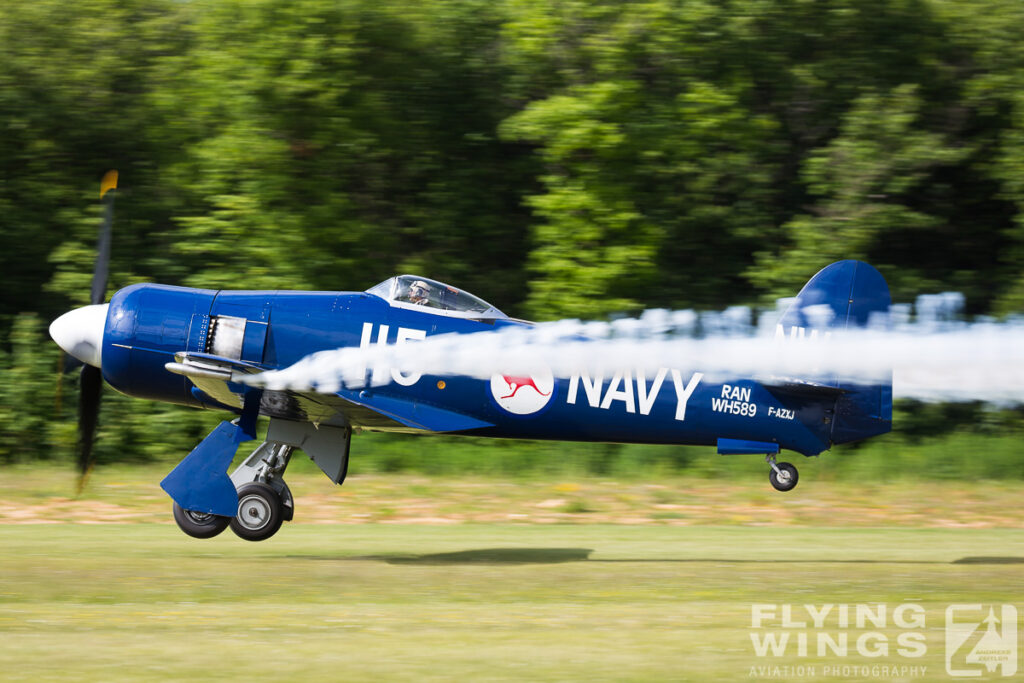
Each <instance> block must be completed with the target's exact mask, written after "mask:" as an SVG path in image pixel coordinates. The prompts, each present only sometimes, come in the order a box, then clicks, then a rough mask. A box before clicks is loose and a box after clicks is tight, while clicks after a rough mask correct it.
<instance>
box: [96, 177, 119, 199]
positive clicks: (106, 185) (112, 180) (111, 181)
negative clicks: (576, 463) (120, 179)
mask: <svg viewBox="0 0 1024 683" xmlns="http://www.w3.org/2000/svg"><path fill="white" fill-rule="evenodd" d="M116 189H117V171H107V172H106V173H104V174H103V180H101V181H100V199H103V195H105V194H106V193H107V192H108V191H110V190H116Z"/></svg>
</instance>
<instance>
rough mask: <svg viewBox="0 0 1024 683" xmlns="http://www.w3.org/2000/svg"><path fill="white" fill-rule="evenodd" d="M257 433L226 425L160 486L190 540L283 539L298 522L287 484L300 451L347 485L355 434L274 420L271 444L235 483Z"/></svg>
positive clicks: (255, 455) (236, 424) (248, 461)
mask: <svg viewBox="0 0 1024 683" xmlns="http://www.w3.org/2000/svg"><path fill="white" fill-rule="evenodd" d="M246 400H247V403H246V405H247V406H249V399H248V398H247V399H246ZM253 409H254V410H255V404H253ZM244 417H245V415H244V414H243V418H244ZM253 419H254V418H253ZM255 434H256V431H255V426H254V425H253V424H249V425H248V428H246V427H243V426H242V425H241V424H240V423H239V421H237V420H236V421H235V422H231V423H229V422H222V423H220V425H218V426H217V428H215V429H214V430H213V431H212V432H210V434H208V435H207V436H206V438H205V439H203V441H202V442H200V444H199V445H198V446H196V447H195V448H194V449H192V452H191V453H189V454H188V456H186V457H185V459H184V460H182V461H181V463H179V464H178V466H177V467H175V468H174V470H173V471H171V473H170V474H168V475H167V476H166V477H165V478H164V480H163V481H162V482H161V483H160V486H161V487H162V488H163V489H164V490H165V491H167V493H168V494H169V495H170V496H171V498H173V499H174V500H175V503H174V521H175V522H177V523H178V527H179V528H180V529H181V530H182V531H184V532H185V533H186V534H188V535H189V536H192V537H193V538H213V537H214V536H216V535H218V534H219V533H221V532H222V531H224V530H225V529H227V528H228V527H229V526H230V527H231V530H232V531H234V532H235V533H236V534H237V535H238V536H239V537H240V538H243V539H245V540H247V541H262V540H264V539H267V538H270V537H271V536H273V535H274V534H275V533H277V531H278V529H280V528H281V524H282V523H283V522H288V521H291V519H292V517H293V516H294V515H295V499H294V498H293V497H292V492H291V491H290V490H289V489H288V484H286V483H285V481H284V472H285V469H287V467H288V462H289V461H290V460H291V457H292V452H293V450H294V449H295V448H301V449H302V450H303V451H304V452H305V453H306V454H307V455H308V456H309V457H310V459H311V460H313V462H315V463H316V464H317V465H318V466H319V467H320V469H321V470H322V471H323V473H324V474H326V475H327V477H328V478H329V479H330V480H331V481H333V482H334V483H335V484H341V483H342V482H343V481H345V475H346V474H347V473H348V451H349V445H350V443H351V439H352V429H351V428H349V427H331V426H328V425H323V424H321V425H314V424H312V423H309V422H296V421H291V420H278V419H276V418H270V425H269V426H268V427H267V436H266V439H267V440H266V441H265V442H263V443H262V444H260V445H259V446H258V447H257V448H256V450H254V451H253V452H252V453H251V454H250V455H249V457H247V458H246V459H245V460H244V461H243V462H242V464H241V465H239V466H238V467H237V468H235V470H234V471H233V472H232V473H231V475H230V477H229V476H228V474H227V472H226V470H227V469H228V467H229V466H230V464H231V461H232V459H233V458H234V455H235V452H236V450H237V449H238V444H240V443H242V442H243V441H249V440H252V439H254V438H255ZM177 501H181V502H180V503H179V502H177Z"/></svg>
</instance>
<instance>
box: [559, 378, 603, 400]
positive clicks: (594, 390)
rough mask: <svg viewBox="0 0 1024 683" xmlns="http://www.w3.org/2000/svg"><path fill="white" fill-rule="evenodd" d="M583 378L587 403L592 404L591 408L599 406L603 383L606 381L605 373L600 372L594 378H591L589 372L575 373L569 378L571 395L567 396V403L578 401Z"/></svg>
mask: <svg viewBox="0 0 1024 683" xmlns="http://www.w3.org/2000/svg"><path fill="white" fill-rule="evenodd" d="M581 376H582V378H583V390H584V391H585V392H587V403H589V404H590V407H591V408H597V407H599V406H600V405H601V385H602V384H603V383H604V373H600V374H598V375H597V377H595V378H594V379H593V380H591V379H590V375H589V374H587V373H585V372H584V373H581V374H580V375H573V376H572V377H570V378H569V395H568V396H566V399H565V402H566V403H572V404H575V403H576V394H577V393H578V392H579V389H580V377H581Z"/></svg>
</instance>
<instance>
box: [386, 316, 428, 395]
mask: <svg viewBox="0 0 1024 683" xmlns="http://www.w3.org/2000/svg"><path fill="white" fill-rule="evenodd" d="M426 338H427V331H426V330H410V329H409V328H408V327H399V328H398V338H397V339H396V340H395V345H396V346H401V345H402V344H404V343H405V342H407V341H409V340H410V339H413V340H416V341H420V340H423V339H426ZM422 376H423V373H422V372H410V373H409V374H408V375H404V374H402V371H401V370H399V369H398V368H391V379H393V380H395V381H396V382H398V383H399V384H401V385H402V386H403V387H411V386H412V385H413V384H416V382H419V381H420V377H422Z"/></svg>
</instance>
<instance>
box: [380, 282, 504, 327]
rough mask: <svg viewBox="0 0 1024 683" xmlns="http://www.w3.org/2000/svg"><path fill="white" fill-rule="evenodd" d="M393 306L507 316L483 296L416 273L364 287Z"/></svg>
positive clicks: (461, 315) (465, 315)
mask: <svg viewBox="0 0 1024 683" xmlns="http://www.w3.org/2000/svg"><path fill="white" fill-rule="evenodd" d="M366 293H367V294H373V295H375V296H379V297H380V298H382V299H384V300H385V301H387V302H389V303H390V304H392V305H393V306H400V307H402V308H407V307H418V306H424V307H426V308H429V309H431V310H432V311H434V312H438V313H441V314H442V315H450V316H454V317H459V318H507V317H508V316H506V315H505V314H504V313H502V312H501V311H499V310H498V309H497V308H495V307H494V306H492V305H490V304H489V303H487V302H486V301H484V300H483V299H478V298H477V297H475V296H473V295H472V294H470V293H469V292H464V291H461V290H459V289H456V288H455V287H452V286H451V285H446V284H444V283H443V282H438V281H437V280H431V279H430V278H426V277H421V276H419V275H397V276H395V277H392V278H388V279H387V280H385V281H384V282H381V283H380V284H379V285H375V286H373V287H371V288H370V289H368V290H366Z"/></svg>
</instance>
